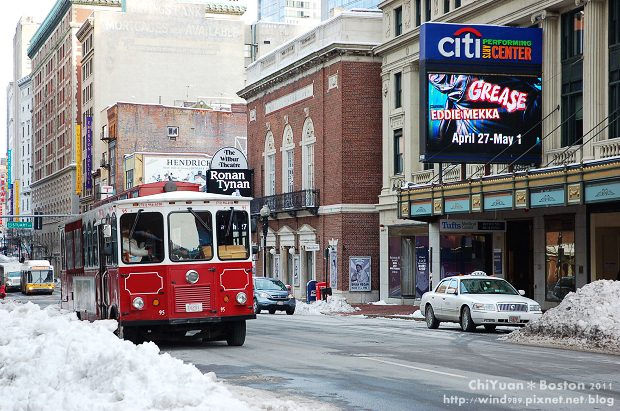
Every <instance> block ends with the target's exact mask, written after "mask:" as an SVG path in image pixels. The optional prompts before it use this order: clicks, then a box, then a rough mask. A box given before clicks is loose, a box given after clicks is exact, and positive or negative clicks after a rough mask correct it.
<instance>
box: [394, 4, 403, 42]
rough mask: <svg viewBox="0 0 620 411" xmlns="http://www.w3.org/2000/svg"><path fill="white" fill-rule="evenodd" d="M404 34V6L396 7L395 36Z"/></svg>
mask: <svg viewBox="0 0 620 411" xmlns="http://www.w3.org/2000/svg"><path fill="white" fill-rule="evenodd" d="M401 34H403V8H402V7H396V8H395V9H394V36H400V35H401Z"/></svg>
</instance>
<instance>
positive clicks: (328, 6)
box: [321, 0, 381, 20]
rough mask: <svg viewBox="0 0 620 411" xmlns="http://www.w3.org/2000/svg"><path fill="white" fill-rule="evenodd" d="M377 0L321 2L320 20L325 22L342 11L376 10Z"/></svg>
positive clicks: (333, 0) (331, 0) (324, 0)
mask: <svg viewBox="0 0 620 411" xmlns="http://www.w3.org/2000/svg"><path fill="white" fill-rule="evenodd" d="M379 3H381V2H380V1H378V0H323V1H322V2H321V20H327V19H329V18H331V17H334V15H336V14H338V13H340V12H341V11H344V10H353V9H376V8H377V6H378V5H379Z"/></svg>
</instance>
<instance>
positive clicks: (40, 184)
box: [27, 0, 121, 269]
mask: <svg viewBox="0 0 620 411" xmlns="http://www.w3.org/2000/svg"><path fill="white" fill-rule="evenodd" d="M120 6H121V2H120V1H116V0H105V1H99V0H92V1H91V0H86V1H85V0H80V1H77V0H58V1H57V2H56V3H55V4H54V6H53V7H52V9H51V10H50V12H49V13H48V15H47V17H46V18H45V19H44V21H43V22H42V23H41V25H40V26H39V28H38V29H37V31H36V32H35V34H34V35H33V37H32V39H31V42H30V46H29V47H28V51H27V54H28V57H29V58H30V59H31V60H32V74H31V77H32V83H33V85H32V89H33V104H32V108H33V113H32V128H33V131H32V132H33V137H32V157H33V158H32V163H33V166H34V170H33V177H32V183H31V189H32V203H33V209H34V210H37V211H40V212H43V213H44V214H71V213H77V212H78V210H79V207H78V206H79V198H78V196H77V195H76V190H75V185H76V184H75V183H76V180H75V179H76V174H75V168H76V165H75V158H76V157H75V156H76V151H75V145H74V141H75V135H76V130H78V127H77V124H79V121H80V118H81V113H80V107H81V104H80V103H81V96H80V93H79V90H80V89H81V87H80V83H81V80H80V78H79V76H78V75H77V73H78V70H79V66H80V64H81V55H82V53H81V47H80V44H79V43H78V40H77V37H76V33H77V31H78V29H79V27H80V26H81V24H82V23H83V22H84V20H86V18H87V17H88V16H89V15H90V14H91V13H92V12H93V10H95V9H97V8H115V7H120ZM60 221H61V219H60V218H44V219H43V230H42V231H41V232H39V233H38V237H37V238H36V240H35V241H36V242H37V243H39V245H41V246H42V249H43V250H44V251H43V254H44V256H45V257H46V258H48V259H49V260H50V261H51V262H52V264H54V266H55V267H56V268H57V269H59V265H60V244H59V240H60V237H59V231H58V224H59V223H60Z"/></svg>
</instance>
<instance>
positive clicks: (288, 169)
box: [286, 150, 295, 193]
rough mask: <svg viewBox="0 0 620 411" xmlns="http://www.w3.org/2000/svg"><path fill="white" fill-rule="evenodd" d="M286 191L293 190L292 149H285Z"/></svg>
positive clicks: (293, 166)
mask: <svg viewBox="0 0 620 411" xmlns="http://www.w3.org/2000/svg"><path fill="white" fill-rule="evenodd" d="M286 163H287V167H286V192H287V193H292V192H293V189H294V187H293V185H294V177H295V164H294V154H293V150H287V151H286Z"/></svg>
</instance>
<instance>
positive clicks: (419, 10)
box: [415, 0, 422, 26]
mask: <svg viewBox="0 0 620 411" xmlns="http://www.w3.org/2000/svg"><path fill="white" fill-rule="evenodd" d="M420 24H422V3H421V0H415V25H416V26H419V25H420Z"/></svg>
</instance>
